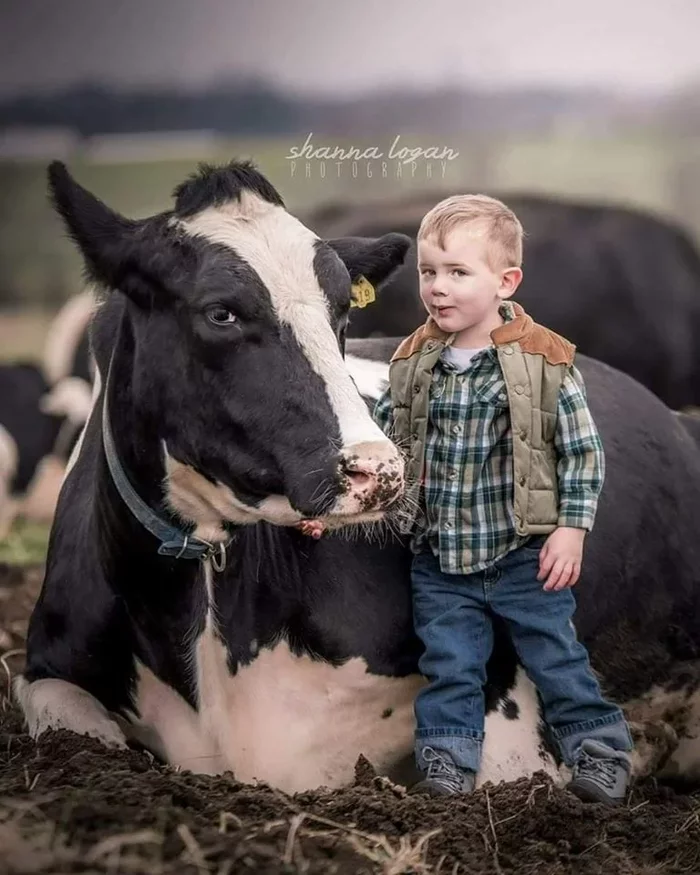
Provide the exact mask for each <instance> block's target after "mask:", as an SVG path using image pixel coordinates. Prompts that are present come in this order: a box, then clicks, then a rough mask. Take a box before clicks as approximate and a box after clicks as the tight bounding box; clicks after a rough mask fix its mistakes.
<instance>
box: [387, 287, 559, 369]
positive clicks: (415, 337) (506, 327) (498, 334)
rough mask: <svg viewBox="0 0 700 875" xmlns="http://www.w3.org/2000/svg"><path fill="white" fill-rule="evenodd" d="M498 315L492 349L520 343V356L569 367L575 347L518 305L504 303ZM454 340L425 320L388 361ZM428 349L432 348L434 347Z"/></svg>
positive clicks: (448, 343) (432, 320) (511, 302)
mask: <svg viewBox="0 0 700 875" xmlns="http://www.w3.org/2000/svg"><path fill="white" fill-rule="evenodd" d="M499 313H501V315H502V316H503V319H504V322H503V325H499V326H498V328H495V329H494V330H493V331H492V332H491V342H492V343H493V344H494V346H501V345H503V344H508V343H520V345H521V348H522V349H523V351H524V352H534V353H539V354H540V355H544V356H545V358H546V359H547V361H548V362H549V363H550V364H567V365H571V364H572V363H573V360H574V355H575V352H576V347H575V346H574V345H573V344H572V343H570V342H569V341H568V340H566V339H565V338H563V337H560V336H559V335H558V334H555V333H554V332H553V331H550V330H549V329H547V328H544V327H543V326H541V325H537V324H536V323H535V322H534V321H533V319H532V317H530V316H528V314H527V313H526V312H525V310H523V308H522V307H521V306H520V304H516V303H515V302H513V301H504V302H503V303H502V304H501V305H500V306H499ZM454 338H455V335H454V334H447V332H445V331H442V330H441V329H440V328H439V327H438V325H437V323H436V322H435V320H434V319H433V317H432V316H428V318H427V320H426V321H425V323H424V324H423V325H422V326H421V327H420V328H418V329H417V330H416V331H414V332H413V334H411V335H410V336H409V337H407V338H406V339H405V340H403V341H402V342H401V343H400V344H399V346H398V348H397V350H396V351H395V353H394V355H393V356H392V359H391V361H392V362H394V361H398V360H400V359H407V358H410V357H411V356H412V355H414V354H415V353H417V352H420V351H421V350H422V349H423V347H424V346H426V345H428V344H429V343H430V341H438V342H439V343H442V344H444V345H446V346H447V345H451V344H452V343H453V341H454ZM431 345H433V346H434V344H431ZM494 353H495V349H494Z"/></svg>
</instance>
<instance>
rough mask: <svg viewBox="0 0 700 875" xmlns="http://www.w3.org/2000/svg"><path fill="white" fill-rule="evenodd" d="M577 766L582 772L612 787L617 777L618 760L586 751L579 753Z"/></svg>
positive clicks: (605, 785)
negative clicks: (595, 755) (596, 755)
mask: <svg viewBox="0 0 700 875" xmlns="http://www.w3.org/2000/svg"><path fill="white" fill-rule="evenodd" d="M576 767H577V769H578V771H579V773H580V774H582V775H585V776H586V777H589V778H591V779H592V780H594V781H597V782H598V783H599V784H602V785H603V786H604V787H607V788H609V789H612V788H613V787H614V786H615V779H616V777H617V761H616V760H613V759H603V758H601V757H594V756H591V755H590V754H589V753H586V752H585V751H581V753H580V754H579V758H578V762H577V763H576Z"/></svg>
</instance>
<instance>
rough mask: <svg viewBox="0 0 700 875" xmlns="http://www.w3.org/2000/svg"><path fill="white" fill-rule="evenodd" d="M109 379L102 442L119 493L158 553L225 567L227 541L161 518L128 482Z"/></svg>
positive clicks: (220, 568)
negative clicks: (116, 442) (154, 542)
mask: <svg viewBox="0 0 700 875" xmlns="http://www.w3.org/2000/svg"><path fill="white" fill-rule="evenodd" d="M108 385H109V380H107V381H105V388H104V398H103V402H102V443H103V446H104V450H105V456H106V457H107V465H108V467H109V471H110V474H111V475H112V480H113V481H114V485H115V486H116V487H117V492H118V493H119V495H121V497H122V501H123V502H124V504H125V505H126V506H127V507H128V508H129V510H130V511H131V512H132V514H133V515H134V516H135V517H136V519H137V520H138V521H139V522H140V523H141V525H142V526H143V527H144V528H145V529H146V530H147V531H149V532H150V533H151V534H152V535H153V537H154V538H156V539H157V540H159V541H160V542H161V543H160V547H159V548H158V553H159V555H161V556H174V557H175V558H176V559H201V560H203V561H204V560H206V559H211V560H212V565H213V566H214V568H215V570H216V571H221V570H223V567H224V565H225V564H226V547H225V545H224V544H210V543H209V542H208V541H204V540H202V539H201V538H196V537H195V536H194V535H190V534H188V533H187V532H186V531H185V530H184V529H181V528H179V527H178V526H174V525H171V524H170V523H168V522H166V521H165V520H163V519H161V517H159V516H158V515H157V514H156V513H154V511H153V510H151V508H150V507H149V506H148V505H147V504H146V502H145V501H144V500H143V499H142V498H141V497H140V496H139V495H138V493H137V492H136V490H135V489H134V487H133V486H132V485H131V483H130V482H129V479H128V477H127V476H126V473H125V472H124V469H123V468H122V466H121V463H120V461H119V458H118V456H117V450H116V447H115V446H114V438H113V437H112V430H111V428H110V425H109V413H108V411H107V389H108Z"/></svg>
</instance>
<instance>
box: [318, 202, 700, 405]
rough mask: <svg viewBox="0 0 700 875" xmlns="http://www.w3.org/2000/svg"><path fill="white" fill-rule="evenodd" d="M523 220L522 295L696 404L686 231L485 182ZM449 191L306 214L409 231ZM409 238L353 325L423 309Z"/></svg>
mask: <svg viewBox="0 0 700 875" xmlns="http://www.w3.org/2000/svg"><path fill="white" fill-rule="evenodd" d="M487 193H488V194H493V195H494V196H496V197H498V198H500V199H501V200H503V201H504V202H505V203H507V204H508V205H509V206H510V207H511V208H512V209H513V210H514V211H515V212H516V214H517V215H518V217H519V219H520V221H521V222H522V224H523V227H524V229H525V235H526V236H525V246H524V264H523V267H524V279H523V282H522V285H521V286H520V288H519V289H518V292H517V298H518V301H519V302H520V303H521V304H522V305H523V306H524V307H525V309H526V310H527V311H528V313H529V314H530V315H531V316H532V317H533V319H535V320H536V321H538V322H542V323H544V324H545V325H547V326H548V327H549V328H551V329H552V330H554V331H556V332H558V333H560V334H563V335H564V336H565V337H568V338H569V339H570V340H571V341H572V342H573V343H575V344H576V346H577V347H578V349H579V351H580V352H582V353H584V354H585V355H588V356H591V357H592V358H596V359H599V360H600V361H603V362H606V363H607V364H609V365H611V366H613V367H615V368H618V369H619V370H621V371H624V372H625V373H627V374H629V375H630V376H632V377H634V378H635V379H636V380H638V381H639V382H640V383H642V384H643V385H645V386H646V387H647V388H648V389H650V390H651V391H652V392H654V394H655V395H657V396H658V397H659V398H661V400H662V401H664V402H665V403H666V404H667V405H668V406H669V407H672V408H680V407H684V406H686V405H693V404H695V405H698V404H700V351H699V349H698V345H697V337H698V335H700V256H699V255H698V252H697V250H696V248H695V246H694V244H693V242H692V240H691V239H690V237H689V236H688V234H687V233H686V232H685V231H684V230H683V229H681V228H680V227H678V226H677V225H675V224H673V223H672V222H670V221H667V220H665V219H661V218H659V217H656V216H652V215H650V214H647V213H645V212H642V211H640V210H635V209H627V208H623V207H617V206H607V205H599V204H586V203H577V202H572V201H567V200H562V199H554V198H549V197H543V196H538V195H527V194H508V193H505V194H504V193H501V192H487ZM443 197H445V192H435V191H434V192H430V193H422V194H419V195H414V196H412V197H409V198H399V199H395V200H384V201H382V202H381V203H375V204H362V205H351V204H343V203H331V204H327V205H325V206H322V207H319V208H317V209H316V210H314V211H312V212H310V213H308V214H306V216H304V221H305V223H306V224H307V225H308V226H309V227H310V228H312V229H313V230H314V231H315V232H316V233H317V234H320V235H321V236H342V235H353V236H378V235H381V234H384V233H386V232H387V231H395V232H398V233H401V234H407V235H408V236H409V237H413V238H415V236H416V234H417V232H418V227H419V225H420V221H421V218H422V217H423V215H424V214H425V213H426V212H427V211H428V210H429V209H430V208H431V207H432V206H434V205H435V204H436V203H437V202H438V201H440V200H441V199H442V198H443ZM425 318H426V314H425V310H424V308H423V306H422V304H421V302H420V298H419V296H418V273H417V268H416V248H415V245H414V246H412V247H411V249H410V250H409V253H408V256H407V258H406V261H405V263H404V265H403V267H402V268H401V270H400V271H399V272H398V273H397V274H396V276H395V277H394V278H393V279H392V280H391V281H390V282H389V283H388V284H387V286H386V288H385V289H383V291H382V294H381V296H379V297H378V298H377V302H376V303H375V304H373V305H372V306H371V307H367V308H365V309H355V310H353V311H352V314H351V319H350V325H349V327H348V337H356V338H363V337H373V336H374V337H380V336H383V337H391V336H397V337H405V336H406V335H408V334H410V333H411V332H412V331H414V330H415V329H416V328H417V327H418V326H419V325H420V324H421V323H422V322H423V321H425Z"/></svg>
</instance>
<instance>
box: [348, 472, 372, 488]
mask: <svg viewBox="0 0 700 875" xmlns="http://www.w3.org/2000/svg"><path fill="white" fill-rule="evenodd" d="M345 473H346V474H347V476H348V477H349V478H350V480H351V482H352V484H353V486H368V485H369V483H370V482H371V480H372V475H371V474H368V473H367V472H366V471H358V470H357V469H354V468H351V469H349V470H346V472H345Z"/></svg>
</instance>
